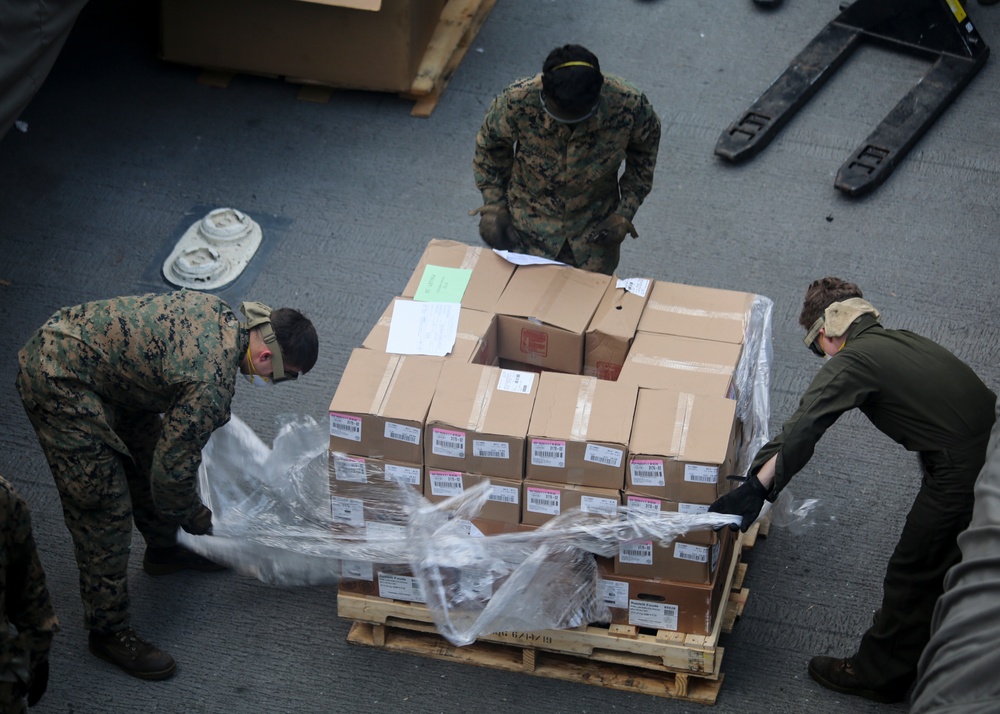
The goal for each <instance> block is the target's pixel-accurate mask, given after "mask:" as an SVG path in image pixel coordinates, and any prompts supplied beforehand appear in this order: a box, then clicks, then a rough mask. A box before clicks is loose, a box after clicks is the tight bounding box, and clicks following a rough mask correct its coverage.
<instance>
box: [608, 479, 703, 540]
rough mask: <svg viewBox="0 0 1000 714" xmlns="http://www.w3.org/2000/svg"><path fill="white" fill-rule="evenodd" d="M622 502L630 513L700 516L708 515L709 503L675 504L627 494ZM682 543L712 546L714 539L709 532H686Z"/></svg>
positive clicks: (662, 499) (626, 492)
mask: <svg viewBox="0 0 1000 714" xmlns="http://www.w3.org/2000/svg"><path fill="white" fill-rule="evenodd" d="M622 502H623V503H624V504H625V507H626V508H628V509H630V510H631V511H645V512H647V513H682V514H686V515H701V514H704V513H708V507H709V506H710V505H711V504H709V503H677V502H676V501H668V500H666V499H664V498H655V497H653V496H643V495H642V494H637V493H629V492H628V491H625V493H623V494H622ZM684 541H685V542H687V543H694V544H695V545H712V543H713V542H714V539H713V537H712V531H711V530H701V531H688V532H687V533H685V534H684Z"/></svg>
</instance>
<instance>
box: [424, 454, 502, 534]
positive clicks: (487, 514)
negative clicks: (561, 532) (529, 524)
mask: <svg viewBox="0 0 1000 714" xmlns="http://www.w3.org/2000/svg"><path fill="white" fill-rule="evenodd" d="M483 481H489V482H490V494H489V496H488V499H489V500H488V501H487V502H486V503H485V504H484V505H483V507H482V509H481V510H480V511H479V513H478V514H477V515H478V517H479V518H484V519H486V520H490V521H499V522H501V523H510V524H512V525H515V524H517V523H519V522H520V520H521V480H520V479H518V480H516V481H515V480H511V479H503V478H496V477H494V476H481V475H479V474H470V473H465V472H463V471H448V470H445V469H435V468H432V467H430V466H428V467H425V477H424V498H426V499H427V500H428V501H430V502H431V503H440V502H441V501H443V500H445V499H446V498H451V497H452V496H461V495H462V494H463V493H464V492H465V491H467V490H469V489H470V488H472V487H473V486H476V485H477V484H480V483H482V482H483Z"/></svg>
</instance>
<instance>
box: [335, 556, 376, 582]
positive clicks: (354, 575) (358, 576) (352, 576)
mask: <svg viewBox="0 0 1000 714" xmlns="http://www.w3.org/2000/svg"><path fill="white" fill-rule="evenodd" d="M340 576H341V577H342V578H345V579H347V580H367V581H368V582H371V581H372V580H374V579H375V571H374V570H373V569H372V563H371V561H370V560H342V561H341V563H340Z"/></svg>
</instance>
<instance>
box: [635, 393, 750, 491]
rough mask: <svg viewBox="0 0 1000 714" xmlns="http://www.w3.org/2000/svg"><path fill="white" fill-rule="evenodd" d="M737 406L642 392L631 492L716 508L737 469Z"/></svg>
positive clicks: (718, 400) (695, 397)
mask: <svg viewBox="0 0 1000 714" xmlns="http://www.w3.org/2000/svg"><path fill="white" fill-rule="evenodd" d="M736 426H737V421H736V402H734V401H733V400H731V399H724V398H722V397H709V396H706V395H703V394H686V393H683V392H675V391H672V390H665V389H640V390H639V398H638V400H637V401H636V407H635V419H634V421H633V422H632V438H631V440H630V441H629V457H628V459H629V463H628V468H627V469H626V471H625V488H626V491H628V492H629V493H632V494H637V495H643V496H652V497H654V498H661V499H668V500H671V501H674V502H678V503H702V504H706V503H707V504H711V503H712V502H714V501H715V499H716V498H718V497H719V496H721V495H723V494H725V493H728V492H729V491H730V490H731V489H732V487H733V482H731V481H729V480H728V479H726V476H728V475H729V474H732V473H733V472H734V471H735V469H736V458H737V449H736V447H737V443H738V440H739V429H737V428H736Z"/></svg>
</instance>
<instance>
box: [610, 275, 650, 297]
mask: <svg viewBox="0 0 1000 714" xmlns="http://www.w3.org/2000/svg"><path fill="white" fill-rule="evenodd" d="M652 282H653V281H652V280H650V279H649V278H624V279H623V278H618V282H617V284H615V287H616V288H624V289H625V290H626V291H627V292H630V293H632V294H633V295H638V296H639V297H646V293H648V292H649V285H650V283H652Z"/></svg>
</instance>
